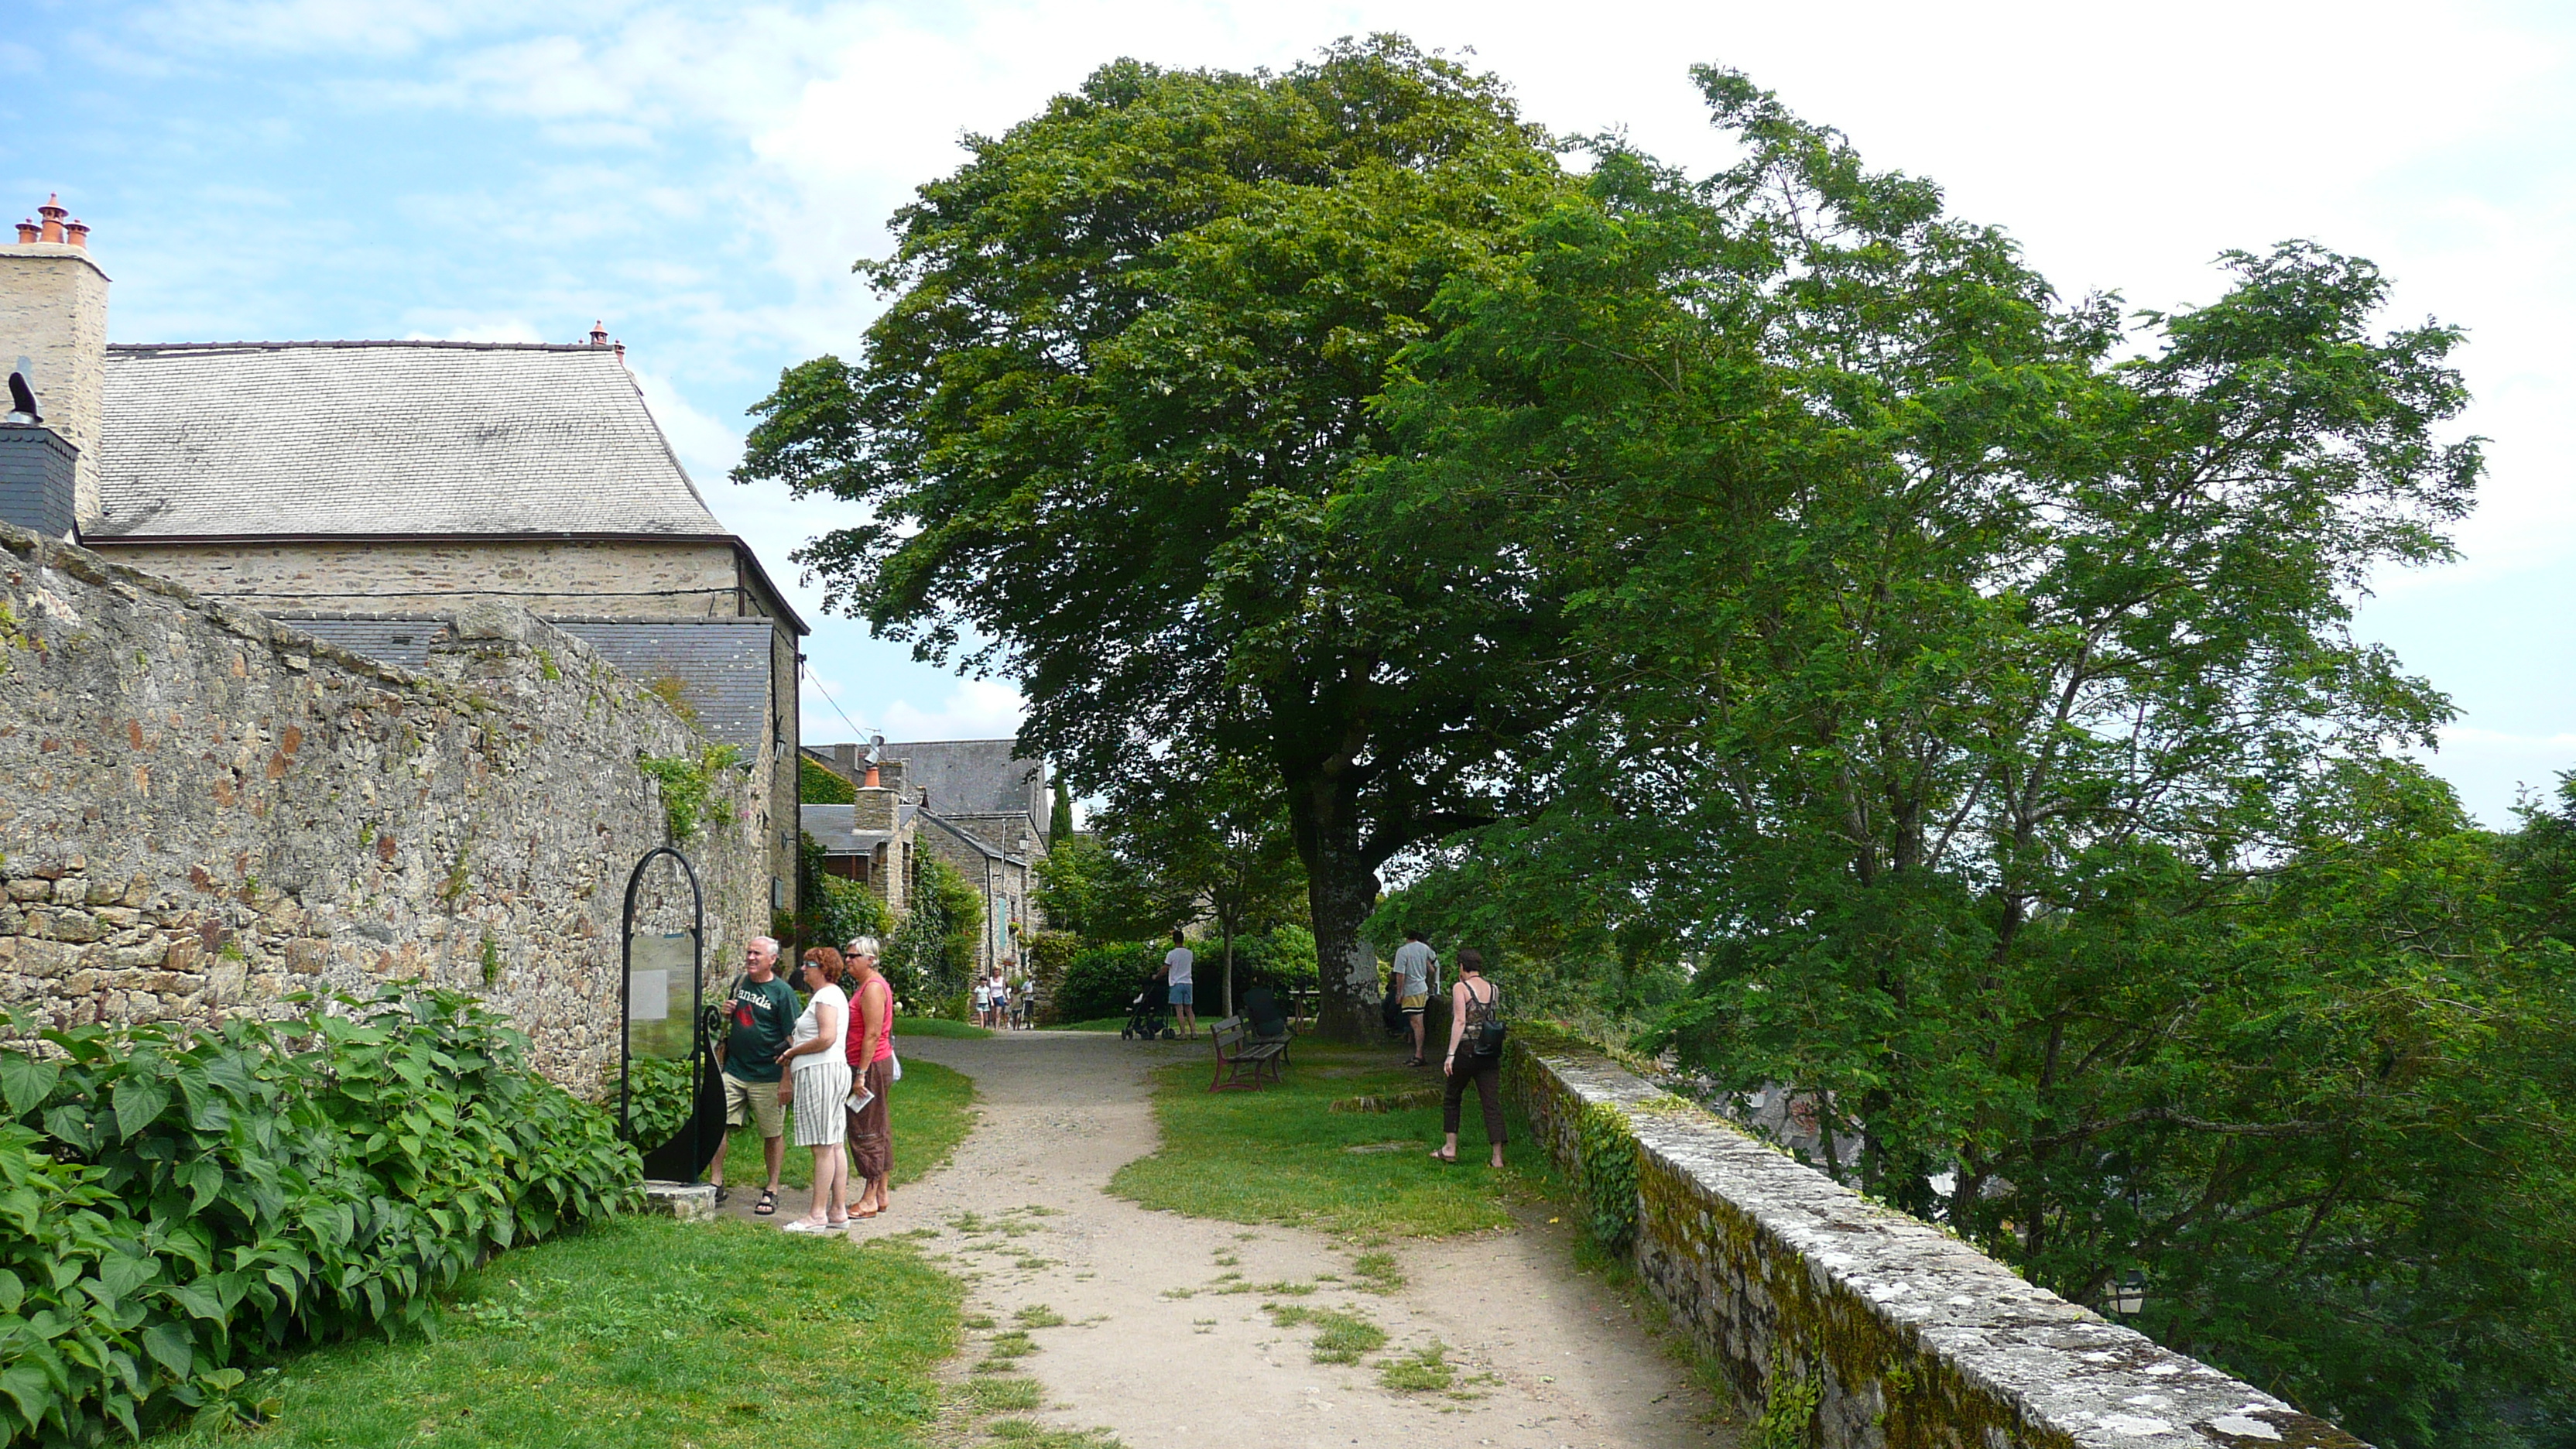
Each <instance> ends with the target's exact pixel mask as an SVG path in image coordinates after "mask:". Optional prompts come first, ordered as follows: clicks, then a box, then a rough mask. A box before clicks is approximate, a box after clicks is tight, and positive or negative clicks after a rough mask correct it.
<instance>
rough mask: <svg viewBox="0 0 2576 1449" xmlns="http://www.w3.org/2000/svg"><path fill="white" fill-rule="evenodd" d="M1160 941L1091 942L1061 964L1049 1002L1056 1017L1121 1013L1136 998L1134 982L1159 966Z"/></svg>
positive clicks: (1163, 947)
mask: <svg viewBox="0 0 2576 1449" xmlns="http://www.w3.org/2000/svg"><path fill="white" fill-rule="evenodd" d="M1170 949H1171V947H1170V946H1169V945H1168V944H1166V943H1164V942H1161V941H1125V942H1120V943H1117V944H1114V945H1108V946H1094V947H1092V948H1091V949H1090V950H1088V951H1083V952H1079V953H1077V954H1076V955H1075V956H1074V958H1073V959H1072V960H1071V961H1069V962H1067V963H1066V964H1065V968H1064V980H1063V981H1062V983H1061V984H1059V985H1058V986H1057V988H1056V991H1055V994H1054V996H1053V998H1052V999H1051V1001H1050V1003H1049V1005H1050V1008H1051V1010H1052V1011H1053V1013H1054V1017H1055V1019H1056V1020H1057V1021H1094V1020H1097V1019H1099V1018H1101V1017H1104V1016H1125V1015H1126V1014H1127V1006H1128V1003H1130V1002H1132V1001H1134V1000H1135V999H1136V986H1137V983H1139V982H1141V981H1143V980H1144V979H1145V978H1146V977H1147V976H1150V975H1152V974H1153V973H1154V972H1155V971H1158V970H1160V969H1161V968H1162V965H1163V953H1164V952H1166V951H1168V950H1170Z"/></svg>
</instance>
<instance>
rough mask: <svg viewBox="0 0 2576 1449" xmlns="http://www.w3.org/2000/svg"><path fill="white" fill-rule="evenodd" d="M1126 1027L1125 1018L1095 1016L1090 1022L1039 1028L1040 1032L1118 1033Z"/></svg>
mask: <svg viewBox="0 0 2576 1449" xmlns="http://www.w3.org/2000/svg"><path fill="white" fill-rule="evenodd" d="M1126 1025H1127V1018H1125V1017H1123V1016H1095V1017H1093V1018H1092V1019H1091V1020H1089V1021H1060V1022H1057V1023H1056V1024H1055V1025H1053V1026H1042V1027H1039V1028H1038V1030H1040V1031H1117V1030H1119V1029H1120V1028H1122V1027H1124V1026H1126Z"/></svg>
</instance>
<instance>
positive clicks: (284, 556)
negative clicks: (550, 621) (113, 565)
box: [0, 252, 766, 618]
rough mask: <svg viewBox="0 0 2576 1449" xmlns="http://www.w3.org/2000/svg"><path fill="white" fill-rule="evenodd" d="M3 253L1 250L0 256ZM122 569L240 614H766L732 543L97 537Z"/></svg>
mask: <svg viewBox="0 0 2576 1449" xmlns="http://www.w3.org/2000/svg"><path fill="white" fill-rule="evenodd" d="M0 255H6V252H0ZM93 546H95V547H97V548H99V550H100V551H101V552H103V553H110V554H113V555H114V556H115V557H116V560H117V561H118V562H119V563H124V564H129V565H131V566H133V567H135V568H139V569H142V570H144V571H145V572H147V573H152V574H157V575H159V576H161V577H162V578H166V579H169V580H171V581H173V582H175V583H178V584H181V585H184V586H186V587H187V588H189V589H191V590H193V591H194V592H197V593H200V594H211V595H215V596H218V597H221V598H225V599H230V600H234V601H236V602H239V603H241V604H243V605H245V606H247V607H250V608H254V609H262V610H269V611H278V610H289V611H296V610H307V609H313V610H343V609H345V610H355V611H360V612H373V613H386V614H405V613H418V612H431V613H436V612H441V611H444V610H450V609H453V608H455V607H456V601H457V600H458V599H459V598H462V597H467V596H472V595H481V596H487V597H495V598H507V599H509V600H511V601H512V602H514V603H516V604H518V605H519V606H520V607H521V608H524V609H526V610H528V611H529V612H531V613H535V614H583V615H606V614H615V615H633V616H634V617H636V618H668V617H671V616H673V615H678V614H710V615H717V616H724V615H733V614H751V613H762V612H766V610H765V609H763V608H761V607H760V602H761V601H759V600H757V599H756V598H754V597H753V595H752V590H751V585H750V584H749V582H748V581H747V580H745V579H744V578H743V577H742V576H741V570H740V567H739V565H738V564H737V563H736V562H735V556H734V546H733V541H732V540H731V539H729V538H722V537H717V538H669V539H652V540H641V539H638V540H631V541H629V540H615V539H564V540H527V539H478V538H447V539H440V538H410V539H327V538H309V539H286V540H277V541H273V542H272V541H269V540H266V539H228V540H225V541H223V542H220V543H199V542H190V541H184V540H175V539H174V540H168V541H164V540H161V539H155V538H148V537H146V538H114V539H102V540H97V541H95V543H94V545H93Z"/></svg>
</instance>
